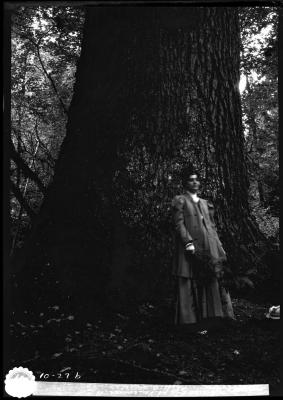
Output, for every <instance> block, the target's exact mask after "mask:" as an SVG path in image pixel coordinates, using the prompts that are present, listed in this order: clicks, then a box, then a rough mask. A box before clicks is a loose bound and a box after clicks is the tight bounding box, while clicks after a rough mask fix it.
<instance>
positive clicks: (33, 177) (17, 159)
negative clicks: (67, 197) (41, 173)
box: [10, 140, 46, 195]
mask: <svg viewBox="0 0 283 400" xmlns="http://www.w3.org/2000/svg"><path fill="white" fill-rule="evenodd" d="M10 151H11V158H12V160H13V161H14V162H15V163H16V164H17V166H18V167H19V168H20V169H21V170H22V171H23V173H24V174H25V176H26V177H27V178H30V179H31V180H33V181H34V182H35V183H36V184H37V185H38V188H39V190H40V191H41V192H42V193H43V194H44V195H45V194H46V188H45V186H44V185H43V183H42V182H41V180H40V179H39V177H38V176H37V175H36V173H34V172H33V170H32V169H30V167H29V166H28V165H27V164H26V163H25V161H24V160H23V159H22V158H21V157H20V156H19V154H18V153H17V151H16V149H15V147H14V145H13V142H12V140H10Z"/></svg>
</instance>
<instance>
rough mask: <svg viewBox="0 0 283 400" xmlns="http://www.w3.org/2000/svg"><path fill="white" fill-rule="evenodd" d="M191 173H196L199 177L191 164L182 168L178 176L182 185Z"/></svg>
mask: <svg viewBox="0 0 283 400" xmlns="http://www.w3.org/2000/svg"><path fill="white" fill-rule="evenodd" d="M191 175H197V176H198V177H199V174H198V171H197V169H196V168H195V167H194V166H193V165H186V166H185V167H183V168H182V170H181V173H180V176H181V181H182V185H183V186H184V185H185V184H186V183H187V181H188V179H189V177H190V176H191Z"/></svg>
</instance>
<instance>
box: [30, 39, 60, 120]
mask: <svg viewBox="0 0 283 400" xmlns="http://www.w3.org/2000/svg"><path fill="white" fill-rule="evenodd" d="M36 51H37V56H38V59H39V62H40V65H41V67H42V69H43V71H44V73H45V75H46V76H47V78H48V79H49V81H50V83H51V86H52V87H53V90H54V92H55V94H56V96H57V98H58V100H59V102H60V104H61V106H62V108H63V110H64V113H65V114H67V108H66V106H65V104H64V102H63V100H62V99H61V97H60V95H59V93H58V90H57V87H56V85H55V82H54V81H53V78H52V76H51V75H50V74H49V73H48V72H47V70H46V68H45V65H44V63H43V60H42V58H41V55H40V49H39V46H38V45H37V46H36Z"/></svg>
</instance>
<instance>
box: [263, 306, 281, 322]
mask: <svg viewBox="0 0 283 400" xmlns="http://www.w3.org/2000/svg"><path fill="white" fill-rule="evenodd" d="M266 318H270V319H280V306H272V307H270V308H269V310H268V313H267V314H266Z"/></svg>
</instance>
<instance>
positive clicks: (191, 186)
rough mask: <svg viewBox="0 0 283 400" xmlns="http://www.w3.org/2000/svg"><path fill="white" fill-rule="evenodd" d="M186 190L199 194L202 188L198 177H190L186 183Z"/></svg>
mask: <svg viewBox="0 0 283 400" xmlns="http://www.w3.org/2000/svg"><path fill="white" fill-rule="evenodd" d="M185 187H186V189H188V190H189V191H190V192H193V193H194V192H197V191H198V190H199V187H200V181H199V178H198V176H197V175H190V176H189V177H188V179H187V181H186V185H185Z"/></svg>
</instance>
